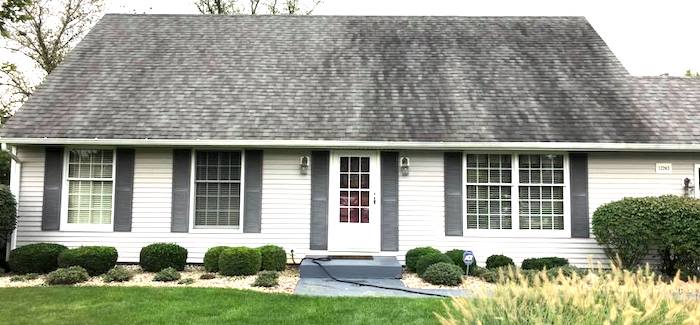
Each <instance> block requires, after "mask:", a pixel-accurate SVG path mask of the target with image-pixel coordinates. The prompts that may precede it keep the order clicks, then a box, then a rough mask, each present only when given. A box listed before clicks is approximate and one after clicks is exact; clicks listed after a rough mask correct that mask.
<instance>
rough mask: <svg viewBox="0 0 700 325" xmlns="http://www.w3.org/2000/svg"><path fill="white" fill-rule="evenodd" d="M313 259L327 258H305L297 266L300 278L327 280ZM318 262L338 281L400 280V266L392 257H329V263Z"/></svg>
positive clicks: (322, 257)
mask: <svg viewBox="0 0 700 325" xmlns="http://www.w3.org/2000/svg"><path fill="white" fill-rule="evenodd" d="M313 258H320V259H325V258H329V256H313V255H309V256H306V257H305V258H304V260H303V261H302V262H301V265H300V266H299V273H300V276H301V277H302V278H328V275H327V274H326V272H324V271H323V269H322V268H321V267H320V266H319V265H317V264H316V263H314V262H313V261H312V259H313ZM318 262H319V263H320V264H321V265H323V267H324V268H325V269H326V271H328V273H330V274H331V275H333V276H334V277H336V278H339V279H400V278H401V272H402V268H401V264H400V263H399V261H398V260H397V259H396V257H394V256H331V257H330V260H329V261H325V260H320V261H318Z"/></svg>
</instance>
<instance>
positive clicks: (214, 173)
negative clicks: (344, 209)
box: [194, 151, 343, 227]
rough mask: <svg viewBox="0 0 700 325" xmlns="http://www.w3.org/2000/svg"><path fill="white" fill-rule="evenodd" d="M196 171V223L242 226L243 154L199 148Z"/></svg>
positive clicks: (214, 225) (201, 224)
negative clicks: (201, 149) (200, 149)
mask: <svg viewBox="0 0 700 325" xmlns="http://www.w3.org/2000/svg"><path fill="white" fill-rule="evenodd" d="M195 171H196V172H195V204H194V206H195V212H194V225H195V226H209V227H232V226H233V227H235V226H239V225H240V217H241V213H240V203H241V199H240V193H241V183H240V180H241V153H240V152H238V151H197V153H196V159H195ZM341 182H342V179H341ZM342 200H343V197H342V194H341V204H342Z"/></svg>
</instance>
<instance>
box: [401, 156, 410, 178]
mask: <svg viewBox="0 0 700 325" xmlns="http://www.w3.org/2000/svg"><path fill="white" fill-rule="evenodd" d="M409 166H410V162H409V160H408V157H401V176H408V167H409Z"/></svg>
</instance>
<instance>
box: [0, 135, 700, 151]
mask: <svg viewBox="0 0 700 325" xmlns="http://www.w3.org/2000/svg"><path fill="white" fill-rule="evenodd" d="M0 141H2V142H5V143H10V144H14V145H17V144H37V145H111V146H174V147H177V146H190V147H191V146H200V147H204V146H212V147H214V146H219V147H223V146H226V147H266V148H290V147H294V148H310V149H314V148H330V149H341V148H342V149H350V148H353V149H420V150H504V151H506V150H539V151H655V152H683V151H685V152H691V151H695V152H700V144H681V143H679V144H662V143H595V142H423V141H420V142H418V141H417V142H407V141H337V140H201V139H184V140H183V139H76V138H0Z"/></svg>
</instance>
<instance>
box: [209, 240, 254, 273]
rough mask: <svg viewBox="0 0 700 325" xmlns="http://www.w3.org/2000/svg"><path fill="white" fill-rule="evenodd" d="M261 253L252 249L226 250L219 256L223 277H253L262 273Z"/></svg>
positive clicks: (234, 248) (233, 248)
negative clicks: (259, 272)
mask: <svg viewBox="0 0 700 325" xmlns="http://www.w3.org/2000/svg"><path fill="white" fill-rule="evenodd" d="M261 260H262V257H261V256H260V251H258V250H257V249H254V248H250V247H232V248H227V249H224V251H223V252H221V255H220V256H219V273H221V274H222V275H253V274H255V273H258V271H260V263H261Z"/></svg>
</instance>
